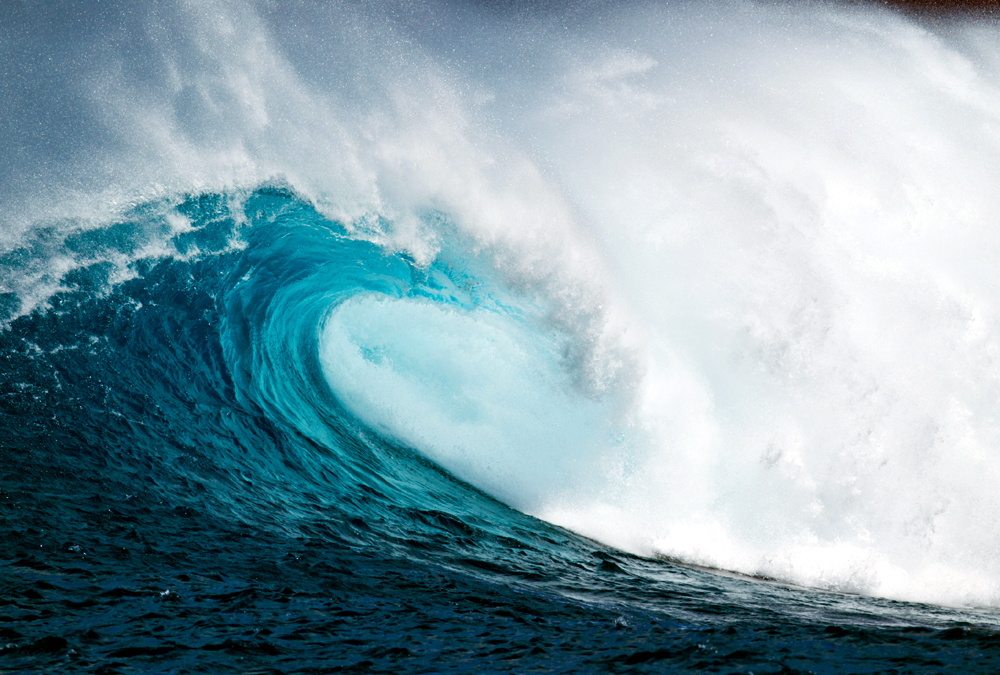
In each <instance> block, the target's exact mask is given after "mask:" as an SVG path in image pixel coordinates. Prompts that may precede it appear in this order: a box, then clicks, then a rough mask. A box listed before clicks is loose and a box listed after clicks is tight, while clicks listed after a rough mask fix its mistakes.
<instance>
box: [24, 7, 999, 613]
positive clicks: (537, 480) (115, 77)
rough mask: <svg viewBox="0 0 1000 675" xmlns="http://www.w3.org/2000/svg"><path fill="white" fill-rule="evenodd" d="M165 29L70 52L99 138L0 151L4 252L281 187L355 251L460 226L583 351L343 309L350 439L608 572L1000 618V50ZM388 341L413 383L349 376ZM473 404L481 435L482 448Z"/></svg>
mask: <svg viewBox="0 0 1000 675" xmlns="http://www.w3.org/2000/svg"><path fill="white" fill-rule="evenodd" d="M164 6H165V5H164ZM158 11H159V14H157V15H156V16H153V15H152V14H150V15H148V16H146V17H145V18H142V17H140V19H138V20H137V21H138V24H140V25H142V26H143V28H142V30H139V29H135V28H134V27H132V28H131V29H130V30H136V31H137V32H136V36H140V35H141V36H144V37H142V39H138V38H137V40H136V41H135V42H133V43H129V42H127V41H126V42H122V43H121V44H126V45H131V46H127V47H120V46H116V45H115V44H112V43H111V42H109V41H107V40H106V39H104V38H102V37H99V36H98V37H93V38H91V40H92V42H90V43H86V44H87V45H91V46H90V47H86V45H84V46H80V45H81V44H83V42H80V43H78V44H77V45H76V46H74V45H69V46H65V45H64V46H61V47H58V48H57V49H55V54H56V56H57V57H59V56H60V55H62V56H66V55H68V56H73V55H74V53H75V52H74V51H73V50H79V51H80V53H82V52H83V51H84V50H85V48H86V49H90V50H91V52H97V53H100V54H101V56H102V58H101V60H100V63H101V65H100V67H96V66H95V67H92V68H88V67H87V66H86V65H85V63H86V61H85V60H73V59H71V58H68V57H67V58H64V59H62V60H61V61H60V59H59V58H57V59H56V60H57V61H58V62H60V63H64V64H70V65H65V66H64V68H65V69H68V70H67V71H66V72H69V73H70V75H73V76H74V78H76V79H78V80H79V82H82V83H83V84H80V85H77V88H76V89H73V90H71V92H70V93H69V94H64V96H72V97H75V99H74V100H77V101H83V102H84V103H85V104H86V105H85V106H84V107H85V108H86V109H87V110H88V114H89V117H88V118H87V120H89V121H87V122H86V123H85V124H84V123H81V124H83V127H84V130H87V129H88V127H87V126H86V125H87V124H90V125H92V129H91V130H93V131H95V133H94V138H95V139H98V140H95V141H94V142H93V143H92V144H91V145H87V141H81V144H82V147H83V149H82V150H79V149H78V151H77V152H75V153H74V154H73V155H72V156H67V157H62V158H58V160H59V161H57V162H55V163H53V162H52V161H51V157H50V156H49V155H44V156H43V153H42V152H41V151H40V150H39V151H37V152H34V154H33V151H32V150H31V147H28V150H26V151H25V152H24V153H22V154H21V155H18V157H19V159H17V166H16V167H15V168H16V169H17V170H19V171H20V170H23V171H24V174H25V175H28V176H43V177H44V178H45V184H46V188H45V190H41V191H38V190H36V191H32V190H31V189H28V188H27V187H23V186H22V187H20V188H18V185H19V183H17V182H16V181H12V180H9V179H8V180H6V183H5V184H6V185H8V194H7V196H6V197H5V202H4V203H5V209H6V214H5V217H6V221H5V222H8V223H10V225H9V226H8V227H7V231H6V232H5V239H4V245H5V246H8V247H9V246H13V244H10V243H9V241H14V240H15V239H16V238H17V236H20V235H19V234H17V233H19V232H22V231H24V229H25V228H27V227H28V226H29V225H28V224H30V223H32V222H35V221H36V219H37V218H39V217H40V215H45V216H47V217H52V216H58V215H60V214H76V215H79V214H80V213H81V211H83V212H84V213H85V214H90V213H97V214H100V213H103V212H105V211H108V210H112V209H113V208H116V207H115V205H116V204H128V203H135V202H136V201H140V200H143V199H147V198H149V197H150V196H159V195H163V194H173V193H175V192H177V191H183V190H197V189H217V188H220V187H226V186H233V185H248V184H253V183H254V182H256V181H260V180H264V179H268V178H272V177H275V176H281V177H284V179H285V180H287V181H288V182H289V183H290V184H292V185H293V186H295V188H296V189H298V190H300V191H301V192H302V193H303V194H305V195H308V196H309V197H310V198H312V199H314V200H315V201H316V203H317V204H318V205H320V206H321V208H323V209H324V211H325V212H326V213H328V214H329V215H331V216H333V217H337V218H340V219H342V220H344V221H345V222H358V221H360V220H364V218H365V215H366V214H371V213H378V214H382V215H384V216H386V217H387V218H388V219H389V220H390V221H392V222H393V223H394V225H393V227H392V228H391V230H388V231H383V232H377V233H373V232H365V233H364V236H372V237H376V236H377V237H379V238H380V239H379V240H380V241H382V242H383V243H385V244H386V245H387V246H390V247H395V248H403V249H407V250H409V251H411V252H412V253H413V254H414V255H415V257H417V259H418V260H419V261H421V262H426V261H429V260H430V259H432V258H433V256H434V254H435V251H436V250H437V247H438V246H439V244H440V240H439V237H440V236H443V235H442V233H441V232H437V231H435V230H434V228H433V227H430V226H428V225H427V221H426V220H422V219H421V215H422V214H425V213H427V212H429V211H431V210H439V211H442V212H444V213H447V214H448V216H449V219H450V221H451V222H453V223H454V224H455V225H457V226H458V227H459V228H461V229H462V230H463V231H464V232H465V233H467V234H468V235H471V237H472V238H473V240H474V241H475V242H476V246H478V247H479V249H480V250H481V251H482V252H483V254H484V255H486V256H488V257H490V258H491V259H492V260H494V262H495V266H496V269H497V274H498V275H499V276H500V278H502V279H504V280H505V282H506V283H509V284H510V285H511V287H512V288H515V289H518V290H519V291H520V292H522V293H524V294H525V295H527V296H530V297H531V298H532V299H533V300H537V301H538V302H541V303H542V304H543V305H544V306H545V307H547V311H548V315H547V320H548V322H549V329H550V330H552V331H555V332H559V333H561V334H564V335H570V336H573V337H574V340H573V341H571V347H570V348H569V349H567V351H566V352H564V353H562V356H560V357H559V358H556V357H555V356H551V355H550V356H551V359H550V361H546V358H548V357H545V354H547V353H548V352H545V350H544V349H543V350H541V351H535V352H532V351H531V349H528V351H527V352H524V351H519V350H523V349H524V347H523V345H525V344H527V345H531V344H533V343H532V338H529V337H527V336H525V335H524V334H523V333H521V332H518V331H521V330H522V328H516V327H514V326H513V325H511V326H510V327H508V328H509V330H511V331H512V332H510V333H509V334H506V333H505V331H506V330H508V328H505V327H504V325H503V322H502V321H499V319H496V318H495V317H494V318H493V319H490V320H489V321H486V320H481V319H480V317H478V316H472V315H470V316H458V315H456V314H451V313H449V312H448V311H445V310H440V309H434V308H433V307H432V306H430V305H427V304H419V303H418V304H416V305H413V304H411V303H407V302H404V301H392V302H389V301H375V300H372V299H364V300H358V301H356V302H354V303H352V304H348V305H345V306H343V307H342V308H341V309H339V310H338V312H339V313H340V314H339V320H340V321H341V323H337V322H338V318H337V316H338V315H331V317H330V318H329V319H328V324H327V327H326V329H325V330H326V333H325V335H326V339H325V341H324V345H325V349H326V350H327V352H326V353H327V357H328V358H327V362H328V364H329V363H333V362H336V363H337V364H338V365H337V368H340V370H337V369H336V368H334V369H332V370H331V369H330V368H329V367H328V371H327V372H328V375H330V377H331V378H333V379H334V380H337V381H336V382H334V383H333V385H334V388H335V389H337V388H338V387H340V393H341V394H343V395H344V396H345V397H347V398H348V399H349V401H348V402H349V404H351V405H354V407H355V409H356V411H357V412H358V413H359V415H360V416H362V418H365V414H364V411H365V410H369V411H371V410H372V408H371V407H369V406H376V407H377V406H383V408H382V409H381V410H382V412H378V411H377V410H376V412H370V413H368V419H369V421H370V422H371V423H373V424H375V425H376V426H379V428H381V429H382V430H383V431H387V432H390V433H391V434H393V435H395V436H397V437H400V438H403V439H405V440H407V441H409V442H412V443H413V444H414V445H416V446H417V449H418V450H422V451H424V452H426V453H427V454H428V456H430V457H432V458H433V459H435V460H436V461H438V462H440V463H441V464H442V465H443V466H445V467H446V468H449V469H451V470H452V471H454V472H455V473H456V474H457V475H459V476H461V477H463V478H466V479H467V480H470V481H472V482H474V483H477V484H479V485H480V486H481V487H483V488H484V489H487V490H489V491H491V492H493V493H494V494H496V495H498V496H501V497H503V498H504V499H507V500H509V501H510V503H512V504H513V505H515V506H517V507H519V508H524V509H526V510H529V511H530V512H532V513H534V514H536V515H539V516H541V517H543V518H546V519H549V520H552V521H553V522H556V523H559V524H563V525H566V526H568V527H571V528H573V529H575V530H577V531H580V532H582V533H584V534H587V535H590V536H594V537H596V538H598V539H602V540H604V541H607V542H609V543H611V544H614V545H616V546H620V547H622V548H625V549H628V550H632V551H636V552H640V553H644V554H663V555H669V556H675V557H679V558H683V559H687V560H691V561H693V562H697V563H702V564H707V565H713V566H718V567H723V568H728V569H734V570H739V571H742V572H747V573H761V574H767V575H772V576H778V577H781V578H784V579H789V580H793V581H796V582H800V583H804V584H817V585H822V586H828V587H834V588H843V589H848V590H855V591H860V592H865V593H872V594H878V595H885V596H892V597H899V598H907V599H915V600H928V601H934V602H942V603H972V604H994V605H995V604H997V603H998V602H1000V555H998V554H997V553H998V551H997V541H998V540H1000V494H998V492H997V490H996V489H995V486H996V485H998V484H1000V483H998V479H1000V424H998V421H997V417H996V411H997V410H998V409H1000V406H998V403H1000V400H998V399H1000V361H998V359H1000V292H998V285H997V282H998V279H997V272H996V266H997V256H998V255H1000V228H998V227H997V224H998V218H1000V215H998V214H1000V190H997V189H996V186H997V185H998V184H1000V29H998V28H997V26H996V25H995V24H992V23H984V22H973V21H972V20H971V19H969V20H958V21H955V22H952V23H948V24H942V25H937V26H936V27H934V28H928V27H927V26H922V25H920V24H918V23H915V22H914V21H912V20H910V19H905V18H902V17H900V16H898V15H896V14H893V13H890V12H887V11H883V10H877V9H864V8H858V7H842V6H839V5H833V4H824V3H806V4H804V5H801V6H798V7H790V6H787V5H781V6H773V5H770V4H768V5H760V4H755V3H746V2H731V3H728V2H727V3H707V2H706V3H697V2H693V3H685V4H684V5H683V6H670V5H667V4H666V3H664V4H662V5H661V4H657V3H637V4H635V5H634V6H624V5H622V4H621V3H615V4H614V7H611V8H601V7H599V6H590V5H579V6H570V7H568V8H564V9H560V10H553V11H538V12H533V13H532V12H522V13H521V14H515V10H511V11H507V10H504V11H496V10H491V9H482V8H479V9H477V8H473V7H465V6H458V5H449V4H441V5H433V4H422V5H420V6H417V7H410V6H406V5H403V4H400V5H391V6H388V5H387V6H383V7H380V8H376V9H366V8H364V7H361V6H356V5H353V4H350V3H331V4H329V5H327V6H325V7H321V8H316V7H311V6H306V5H304V4H303V5H297V4H291V5H273V6H272V5H270V4H268V3H263V4H261V5H260V6H257V7H253V6H248V5H242V4H239V3H229V2H219V3H214V4H212V5H210V6H205V5H199V6H198V7H192V6H188V5H182V6H178V7H177V8H175V9H174V10H172V11H167V10H165V9H160V10H158ZM505 11H506V12H507V13H504V12H505ZM143 31H145V32H143ZM94 45H96V47H95V46H94ZM60 50H61V51H60ZM15 53H16V52H15ZM81 64H83V65H81ZM74 68H75V69H77V70H73V69H74ZM80 69H82V72H77V71H78V70H80ZM70 71H72V72H70ZM63 74H64V75H65V74H66V73H63ZM77 76H79V77H77ZM74 81H75V80H74ZM56 103H58V101H55V100H54V103H53V104H56ZM98 131H99V132H100V133H96V132H98ZM4 138H8V137H7V136H4ZM109 139H110V140H109ZM98 141H99V142H98ZM81 158H83V159H81ZM53 167H54V168H53ZM38 195H41V198H38V199H35V198H34V197H35V196H38ZM88 200H89V201H88ZM84 202H87V203H89V204H90V205H89V206H87V205H85V204H84ZM394 303H395V304H394ZM348 315H350V316H348ZM400 321H402V322H404V323H406V324H407V325H416V326H419V327H421V331H423V332H418V335H419V336H422V337H419V340H420V341H419V342H413V343H405V342H404V341H403V336H400V335H399V334H397V332H398V331H397V329H395V328H393V326H394V325H396V324H398V322H400ZM394 322H395V323H394ZM498 322H499V323H498ZM366 326H367V328H364V330H368V329H369V328H371V329H372V330H375V329H376V328H380V329H382V330H385V331H386V334H385V336H384V337H378V336H372V335H368V334H367V333H364V334H362V333H359V332H358V331H361V330H362V328H363V327H366ZM352 327H353V328H352ZM351 331H354V332H351ZM434 331H439V337H440V338H441V339H440V340H435V339H434V337H433V333H434ZM504 335H506V337H503V336H504ZM489 336H493V337H494V338H495V339H496V340H497V341H498V342H496V344H503V345H505V346H504V347H503V349H502V350H501V351H503V352H504V353H505V354H508V355H511V354H514V355H520V356H516V357H509V358H508V357H503V356H497V355H496V354H493V355H492V356H491V355H488V354H486V353H484V352H483V351H482V349H480V347H479V346H477V345H480V343H481V342H482V341H483V340H487V338H488V337H489ZM414 339H415V340H416V338H414ZM489 339H493V338H489ZM379 340H383V341H385V340H388V341H389V342H391V343H392V344H391V345H389V347H392V349H394V350H395V351H396V353H398V354H400V355H405V356H406V357H407V358H408V359H410V366H408V367H407V368H406V369H403V370H396V371H394V370H393V369H392V366H391V364H389V365H387V363H388V362H385V363H382V364H377V363H374V362H372V361H370V360H365V359H364V358H362V351H361V348H362V347H363V346H365V345H368V346H371V345H370V344H369V343H375V342H378V341H379ZM362 343H363V344H362ZM448 345H451V346H448ZM519 345H521V346H519ZM386 348H388V347H386ZM532 349H533V348H532ZM334 353H336V354H337V355H338V356H336V357H334V356H333V354H334ZM421 353H426V354H427V358H428V361H426V362H425V363H421V362H420V358H419V355H420V354H421ZM525 354H527V355H525ZM511 358H513V359H514V361H515V363H516V364H518V365H517V367H515V368H511V369H509V370H505V369H503V368H501V367H500V366H499V365H498V364H502V363H503V362H504V361H505V360H506V361H510V359H511ZM491 359H498V360H496V361H491ZM518 359H521V360H520V361H518ZM480 363H485V364H487V365H485V366H483V367H482V369H481V370H479V371H477V364H480ZM432 364H433V367H431V366H432ZM347 371H350V372H347ZM474 372H478V374H479V376H480V377H481V379H477V378H475V377H473V373H474ZM447 373H451V374H452V375H454V376H455V377H457V378H458V380H461V381H463V382H471V383H473V384H474V385H475V386H474V387H473V390H471V393H469V391H470V390H469V389H465V390H463V391H464V392H465V393H464V394H459V393H457V392H451V391H446V390H447V385H448V383H449V382H454V381H457V380H449V379H448V377H446V375H445V374H447ZM456 373H458V374H457V375H456ZM558 373H562V375H558ZM558 377H564V378H565V381H566V382H570V383H571V384H572V386H571V387H570V392H569V393H567V390H566V389H565V388H564V387H563V385H560V386H559V387H555V388H553V387H554V385H552V384H551V383H552V381H554V380H551V379H550V380H546V379H545V378H557V379H558ZM345 378H346V379H345ZM351 378H353V379H351ZM538 378H541V380H539V379H538ZM337 382H339V384H338V383H337ZM519 382H521V383H520V384H519ZM351 383H353V384H351ZM491 383H492V384H491ZM470 386H471V385H470ZM550 390H551V391H550ZM557 391H558V393H555V392H557ZM428 392H430V393H428ZM546 392H548V393H546ZM549 393H551V396H552V401H551V402H549V403H546V400H547V399H546V397H547V396H548V395H549ZM460 395H464V396H468V400H467V401H465V403H461V404H459V403H455V405H456V406H457V407H455V408H454V410H452V409H451V408H448V407H447V405H446V403H445V399H446V400H447V401H451V402H453V403H454V402H455V399H454V397H455V396H460ZM442 397H443V398H442ZM532 397H535V398H532ZM536 398H537V400H536ZM543 399H546V400H543ZM595 401H600V402H601V403H595ZM351 402H353V404H352V403H351ZM574 402H575V403H574ZM432 403H433V405H431V404H432ZM463 406H471V408H469V409H472V408H475V409H477V410H479V411H480V412H481V411H483V410H493V411H501V412H496V414H492V413H491V414H489V415H486V414H485V413H484V414H483V416H482V417H480V418H478V421H477V422H476V423H475V424H472V425H471V426H468V427H466V426H463V425H462V424H460V423H458V422H456V419H457V418H455V415H458V413H457V412H455V411H461V410H466V408H465V407H463ZM477 406H478V408H477ZM546 406H547V407H548V409H549V413H550V414H551V416H552V417H553V419H555V422H554V423H552V424H548V423H542V422H541V421H540V420H541V418H540V417H539V416H538V408H541V407H546ZM385 411H389V412H385ZM595 411H603V412H602V413H601V415H604V416H603V417H600V416H598V417H597V418H594V421H587V422H586V423H578V422H579V420H580V419H582V418H581V417H580V416H581V415H590V416H593V415H595V414H596V413H595ZM453 412H454V413H455V414H452V413H453ZM587 419H588V420H590V419H591V418H589V417H588V418H587ZM491 425H492V426H491ZM543 427H544V428H543ZM564 428H565V429H572V430H573V433H567V434H565V435H561V434H558V433H557V434H556V435H561V436H562V437H561V439H560V440H558V441H554V440H553V430H556V431H558V430H559V429H564ZM588 430H590V431H588ZM584 431H587V432H588V433H590V432H592V433H593V434H594V435H596V436H598V438H589V437H588V438H579V435H580V434H581V433H583V432H584ZM584 435H586V434H584ZM609 437H611V438H610V440H609ZM543 446H544V448H545V453H549V454H546V455H545V459H544V460H540V459H538V457H539V456H540V455H538V454H537V453H536V452H535V450H534V448H535V447H543ZM580 446H586V447H585V448H583V450H582V451H581V449H580ZM553 448H554V449H553ZM552 453H556V454H552ZM558 453H566V454H567V455H569V454H572V455H573V459H572V460H569V459H568V458H567V457H559V456H558ZM498 463H499V464H498ZM497 466H501V467H502V468H501V469H499V470H497V469H496V468H495V467H497ZM546 481H552V483H555V484H558V485H559V486H560V487H559V489H558V490H553V491H551V492H546V491H545V490H544V488H543V487H542V486H543V484H545V482H546Z"/></svg>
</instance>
